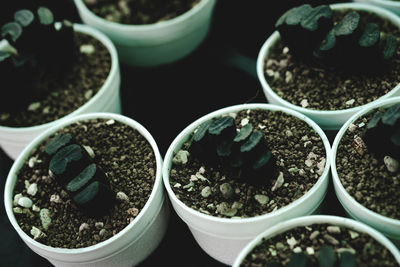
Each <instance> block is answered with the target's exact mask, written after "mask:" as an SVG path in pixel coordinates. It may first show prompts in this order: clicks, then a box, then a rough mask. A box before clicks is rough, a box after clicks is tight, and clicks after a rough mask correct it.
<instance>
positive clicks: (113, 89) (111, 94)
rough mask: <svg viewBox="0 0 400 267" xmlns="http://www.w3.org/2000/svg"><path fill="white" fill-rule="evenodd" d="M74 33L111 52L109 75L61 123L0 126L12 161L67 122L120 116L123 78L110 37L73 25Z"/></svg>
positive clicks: (1, 143)
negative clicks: (87, 116) (92, 115)
mask: <svg viewBox="0 0 400 267" xmlns="http://www.w3.org/2000/svg"><path fill="white" fill-rule="evenodd" d="M74 30H75V31H76V32H81V33H85V34H88V35H91V36H93V37H94V38H96V39H97V40H99V41H100V42H101V43H102V44H103V45H104V46H105V47H106V48H107V49H108V51H109V53H110V55H111V69H110V73H109V75H108V77H107V79H106V80H105V82H104V84H103V86H102V87H101V88H100V90H99V91H98V92H97V93H96V94H95V95H94V96H93V97H92V98H91V99H90V100H89V101H88V102H86V103H85V104H84V105H82V106H81V107H79V108H78V109H76V110H75V111H73V112H71V113H70V114H68V115H66V116H64V117H62V118H60V119H58V120H55V121H51V122H48V123H44V124H41V125H36V126H31V127H6V126H0V146H1V148H2V149H3V150H4V152H5V153H6V154H7V155H8V156H9V157H10V158H11V159H13V160H15V159H16V158H17V157H18V155H19V154H20V153H21V151H22V150H23V148H24V147H25V146H26V145H27V144H28V143H29V142H30V141H32V140H33V139H34V138H35V137H36V136H37V135H39V134H40V133H42V132H43V131H45V130H46V129H48V128H50V127H52V126H54V125H56V124H58V123H60V122H61V121H62V120H64V119H67V118H70V117H72V116H76V115H79V114H84V113H89V112H113V113H121V100H120V84H121V74H120V68H119V61H118V55H117V51H116V49H115V46H114V44H113V43H112V42H111V41H110V39H109V38H108V37H107V36H105V35H104V34H103V33H101V32H99V31H98V30H96V29H94V28H92V27H90V26H86V25H80V24H74Z"/></svg>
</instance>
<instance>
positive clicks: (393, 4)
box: [354, 0, 400, 15]
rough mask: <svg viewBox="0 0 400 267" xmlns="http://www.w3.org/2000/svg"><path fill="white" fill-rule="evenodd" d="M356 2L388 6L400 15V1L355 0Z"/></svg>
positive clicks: (387, 7)
mask: <svg viewBox="0 0 400 267" xmlns="http://www.w3.org/2000/svg"><path fill="white" fill-rule="evenodd" d="M354 2H360V3H366V4H370V5H375V6H379V7H383V8H386V9H388V10H390V11H392V12H394V13H396V14H397V15H400V2H399V1H392V0H354Z"/></svg>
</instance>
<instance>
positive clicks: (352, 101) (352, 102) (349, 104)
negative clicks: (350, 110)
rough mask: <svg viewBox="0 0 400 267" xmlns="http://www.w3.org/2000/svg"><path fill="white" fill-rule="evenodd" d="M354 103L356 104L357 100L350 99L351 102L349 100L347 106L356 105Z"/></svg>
mask: <svg viewBox="0 0 400 267" xmlns="http://www.w3.org/2000/svg"><path fill="white" fill-rule="evenodd" d="M354 102H356V100H355V99H350V100H347V101H346V103H345V104H346V106H352V105H353V104H354Z"/></svg>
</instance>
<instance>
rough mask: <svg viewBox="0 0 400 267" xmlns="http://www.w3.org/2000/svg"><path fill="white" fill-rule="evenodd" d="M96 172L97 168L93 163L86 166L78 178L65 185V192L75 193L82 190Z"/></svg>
mask: <svg viewBox="0 0 400 267" xmlns="http://www.w3.org/2000/svg"><path fill="white" fill-rule="evenodd" d="M96 170H97V167H96V164H95V163H92V164H90V165H88V166H87V167H86V168H85V169H83V171H82V172H81V173H79V174H78V176H76V177H75V178H74V179H72V180H71V181H70V182H69V183H68V184H67V186H66V189H67V191H69V192H76V191H78V190H80V189H82V188H83V187H84V186H85V185H86V184H87V183H88V182H89V181H90V180H91V179H92V178H93V177H94V175H95V173H96Z"/></svg>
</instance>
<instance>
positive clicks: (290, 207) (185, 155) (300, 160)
mask: <svg viewBox="0 0 400 267" xmlns="http://www.w3.org/2000/svg"><path fill="white" fill-rule="evenodd" d="M329 157H330V144H329V141H328V139H327V137H326V136H325V134H324V132H323V131H322V130H321V129H320V127H319V126H318V125H316V124H315V122H313V121H312V120H311V119H309V118H308V117H306V116H304V115H302V114H300V113H298V112H296V111H292V110H289V109H287V108H285V107H281V106H276V105H270V104H242V105H235V106H231V107H226V108H222V109H220V110H216V111H214V112H211V113H209V114H207V115H205V116H203V117H201V118H199V119H197V120H196V121H194V122H193V123H191V124H190V125H189V126H187V127H186V128H185V129H184V130H183V131H182V132H181V133H180V134H179V135H178V136H177V137H176V138H175V139H174V141H173V142H172V143H171V145H170V146H169V148H168V150H167V153H166V155H165V158H164V164H163V180H164V185H165V187H166V189H167V192H168V196H169V198H170V201H171V203H172V206H173V208H174V209H175V211H176V213H177V214H178V216H179V217H180V218H181V219H182V220H183V221H184V222H185V223H186V224H187V226H188V227H189V229H190V231H191V233H192V234H193V236H194V238H195V239H196V241H197V243H198V244H199V245H200V247H201V248H202V249H203V250H204V251H205V252H206V253H208V254H209V255H210V256H211V257H213V258H215V259H216V260H218V261H220V262H222V263H225V264H232V263H233V261H234V259H235V257H236V256H237V254H238V253H239V251H240V250H241V249H242V248H243V247H244V246H245V245H246V244H247V243H248V242H249V241H250V240H251V239H252V238H254V237H255V236H256V235H257V234H259V233H261V232H262V231H264V230H265V229H267V228H269V227H271V226H273V225H275V224H277V223H280V222H282V221H284V220H286V219H290V218H294V217H298V216H302V215H308V214H311V213H315V212H318V208H319V207H320V205H321V203H322V202H323V199H324V197H325V194H326V190H327V186H328V181H329V164H330V163H329Z"/></svg>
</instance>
